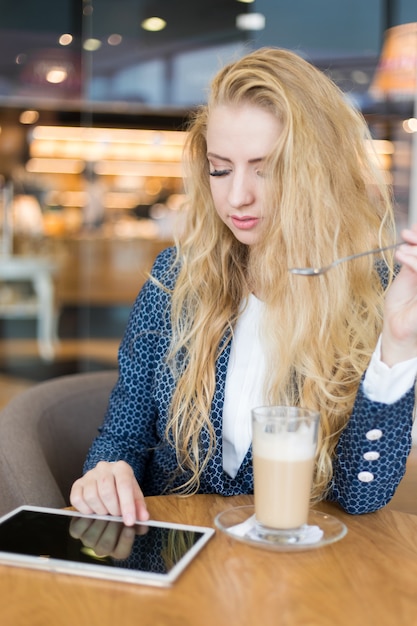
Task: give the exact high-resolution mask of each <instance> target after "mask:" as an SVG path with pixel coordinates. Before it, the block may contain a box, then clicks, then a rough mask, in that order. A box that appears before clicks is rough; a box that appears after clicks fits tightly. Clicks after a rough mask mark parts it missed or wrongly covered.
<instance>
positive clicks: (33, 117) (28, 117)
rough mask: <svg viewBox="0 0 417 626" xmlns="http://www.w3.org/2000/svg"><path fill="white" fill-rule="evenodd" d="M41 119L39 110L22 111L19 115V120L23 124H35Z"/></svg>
mask: <svg viewBox="0 0 417 626" xmlns="http://www.w3.org/2000/svg"><path fill="white" fill-rule="evenodd" d="M38 119H39V113H38V111H30V110H28V111H22V113H21V114H20V117H19V122H20V123H21V124H35V122H37V121H38Z"/></svg>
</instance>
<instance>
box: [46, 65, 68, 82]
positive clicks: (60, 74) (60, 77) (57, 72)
mask: <svg viewBox="0 0 417 626" xmlns="http://www.w3.org/2000/svg"><path fill="white" fill-rule="evenodd" d="M67 76H68V72H67V70H66V69H65V68H64V67H51V69H50V70H48V71H47V73H46V77H45V78H46V80H47V81H48V83H52V84H54V85H58V84H59V83H63V82H64V80H65V79H66V78H67Z"/></svg>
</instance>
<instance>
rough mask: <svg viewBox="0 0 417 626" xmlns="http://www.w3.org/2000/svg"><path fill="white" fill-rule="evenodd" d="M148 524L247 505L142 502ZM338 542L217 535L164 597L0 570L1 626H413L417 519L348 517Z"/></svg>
mask: <svg viewBox="0 0 417 626" xmlns="http://www.w3.org/2000/svg"><path fill="white" fill-rule="evenodd" d="M147 500H148V507H149V511H150V513H151V516H152V517H153V518H154V519H161V520H169V521H173V522H185V523H190V524H191V523H192V524H199V525H200V524H201V525H210V526H211V525H213V520H214V517H215V515H216V514H217V513H218V512H220V511H222V510H224V509H226V508H229V507H232V506H238V505H244V504H251V503H252V498H251V497H250V496H237V497H235V498H222V497H221V496H204V495H199V496H193V497H190V498H181V497H176V496H161V497H152V498H148V499H147ZM318 508H319V509H320V510H322V511H326V512H327V513H330V514H333V515H336V516H337V517H339V519H341V520H343V521H344V523H345V524H346V525H347V526H348V534H347V535H346V536H345V537H344V538H343V539H342V540H341V541H338V542H337V543H334V544H331V545H328V546H325V547H321V548H319V549H316V550H310V551H306V552H297V553H282V552H267V551H265V550H260V549H257V548H255V547H251V546H246V545H244V544H242V543H240V542H237V541H234V540H233V539H231V538H229V537H227V536H225V535H224V534H223V533H221V532H220V531H217V532H216V534H215V536H214V537H213V538H212V539H211V540H210V541H209V543H208V544H207V545H206V546H205V547H204V548H203V551H202V552H201V553H200V554H199V556H198V557H197V558H196V559H195V560H194V561H193V562H192V563H191V564H190V565H189V567H188V568H187V569H186V571H185V572H184V573H183V574H182V575H181V577H180V578H179V579H178V580H177V582H176V583H175V584H174V585H173V586H172V587H171V588H168V589H161V588H153V587H148V586H142V585H134V584H128V583H114V582H109V581H101V580H94V579H88V578H81V577H77V576H70V575H63V574H52V573H48V572H40V571H34V570H29V569H27V570H26V569H20V568H17V567H10V566H2V567H0V598H1V608H0V611H1V612H0V623H1V625H2V626H70V625H71V626H84V625H86V626H87V625H88V626H110V625H111V626H124V625H132V626H133V625H135V626H136V625H138V626H139V625H140V626H148V625H149V626H165V625H167V626H339V625H340V626H344V625H349V626H362V625H364V626H365V625H366V626H373V625H375V626H385V625H386V626H402V625H404V626H405V625H407V626H413V625H414V624H417V516H414V515H410V514H407V513H400V512H397V511H393V510H390V509H383V510H381V511H378V512H376V513H372V514H368V515H362V516H350V515H347V514H345V513H343V512H342V511H341V510H340V509H339V508H337V507H336V506H334V505H330V504H321V505H320V506H319V507H318Z"/></svg>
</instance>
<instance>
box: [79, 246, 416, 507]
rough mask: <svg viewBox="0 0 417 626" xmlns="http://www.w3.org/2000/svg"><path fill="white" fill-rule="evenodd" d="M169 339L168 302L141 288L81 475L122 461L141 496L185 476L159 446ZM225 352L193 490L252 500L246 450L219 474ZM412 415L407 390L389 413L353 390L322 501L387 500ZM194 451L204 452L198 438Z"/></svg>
mask: <svg viewBox="0 0 417 626" xmlns="http://www.w3.org/2000/svg"><path fill="white" fill-rule="evenodd" d="M173 254H174V251H173V249H172V248H168V249H166V250H164V251H163V252H162V253H161V254H160V255H159V256H158V257H157V259H156V261H155V263H154V267H153V270H152V274H153V276H154V277H155V278H157V279H158V280H159V281H161V283H162V284H164V285H165V286H166V287H168V288H172V287H173V285H174V284H175V280H176V276H177V274H176V272H173V271H172V268H171V265H172V260H173ZM170 336H171V324H170V295H169V293H168V292H167V291H164V290H162V289H161V288H159V287H158V286H157V285H156V284H155V283H154V282H152V281H150V280H148V281H147V282H146V283H145V285H144V286H143V288H142V290H141V291H140V293H139V295H138V297H137V299H136V302H135V304H134V306H133V308H132V311H131V313H130V317H129V321H128V324H127V327H126V331H125V334H124V337H123V340H122V342H121V344H120V348H119V379H118V382H117V383H116V386H115V388H114V389H113V391H112V393H111V395H110V399H109V405H108V409H107V413H106V415H105V418H104V422H103V424H102V427H101V428H100V431H99V434H98V436H97V438H96V439H95V440H94V442H93V444H92V446H91V449H90V451H89V454H88V457H87V459H86V462H85V466H84V471H87V470H89V469H91V468H93V467H94V466H95V465H96V464H97V463H98V462H99V461H101V460H104V461H117V460H124V461H126V462H127V463H129V464H130V465H131V467H132V468H133V471H134V473H135V476H136V478H137V480H138V482H139V484H140V486H141V488H142V490H143V492H144V494H145V495H158V494H163V493H169V492H170V490H171V489H172V488H173V487H175V486H179V485H180V484H183V483H184V482H185V479H186V478H187V477H188V474H187V472H185V471H184V472H182V473H180V474H179V473H178V472H179V470H178V462H177V458H176V454H175V450H174V449H173V447H172V446H171V445H169V444H168V443H167V442H166V438H165V428H166V424H167V419H168V410H169V406H170V400H171V397H172V393H173V389H174V381H173V378H172V375H171V373H170V371H169V368H168V367H167V365H166V363H165V355H166V352H167V349H168V346H169V342H170ZM230 345H231V344H230V342H229V344H228V346H227V347H226V349H225V350H224V351H223V352H222V354H221V356H220V357H219V359H218V361H217V365H216V381H217V383H216V390H215V394H214V398H213V403H212V408H211V420H212V423H213V426H214V429H215V432H216V437H217V445H216V449H215V451H214V454H213V455H212V456H211V458H210V460H209V463H208V465H207V466H206V468H205V470H204V472H203V474H202V476H201V483H200V489H199V492H200V493H218V494H221V495H224V496H231V495H237V494H247V493H253V474H252V450H251V448H250V449H249V450H248V452H247V454H246V456H245V459H244V461H243V463H242V465H241V467H240V469H239V471H238V473H237V475H236V477H235V478H231V477H230V476H229V475H228V474H226V473H225V472H224V471H223V463H222V413H223V403H224V390H225V381H226V372H227V364H228V359H229V355H230ZM361 387H362V386H361ZM413 407H414V388H411V389H410V390H409V392H407V393H406V394H405V395H404V396H403V397H402V398H401V399H400V400H399V401H398V402H396V403H394V404H391V405H387V404H382V403H378V402H372V401H370V400H368V399H367V398H366V396H365V394H364V392H363V390H362V388H360V389H359V391H358V394H357V398H356V401H355V404H354V408H353V412H352V415H351V417H350V420H349V422H348V425H347V427H346V428H345V430H344V431H343V433H342V435H341V437H340V439H339V443H338V446H337V455H336V459H335V461H334V476H333V480H332V483H331V485H330V486H329V491H328V494H327V496H326V497H327V498H328V499H329V500H333V501H337V502H338V503H339V504H340V505H341V506H342V507H343V508H344V509H345V510H347V511H348V512H350V513H366V512H370V511H373V510H376V509H378V508H380V507H382V506H384V505H385V504H386V503H387V502H388V501H389V500H390V499H391V497H392V496H393V494H394V492H395V489H396V487H397V485H398V483H399V482H400V480H401V478H402V476H403V474H404V471H405V463H406V460H407V456H408V453H409V451H410V446H411V429H412V418H413ZM201 444H202V447H203V449H207V446H208V437H207V434H206V433H205V432H203V433H202V441H201Z"/></svg>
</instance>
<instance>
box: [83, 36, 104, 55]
mask: <svg viewBox="0 0 417 626" xmlns="http://www.w3.org/2000/svg"><path fill="white" fill-rule="evenodd" d="M100 46H101V41H100V39H93V38H91V39H86V40H85V41H84V43H83V48H84V50H87V51H88V52H94V51H95V50H98V49H99V48H100Z"/></svg>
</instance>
